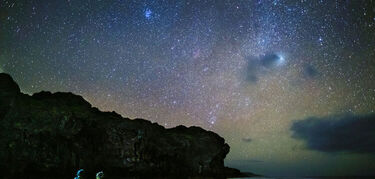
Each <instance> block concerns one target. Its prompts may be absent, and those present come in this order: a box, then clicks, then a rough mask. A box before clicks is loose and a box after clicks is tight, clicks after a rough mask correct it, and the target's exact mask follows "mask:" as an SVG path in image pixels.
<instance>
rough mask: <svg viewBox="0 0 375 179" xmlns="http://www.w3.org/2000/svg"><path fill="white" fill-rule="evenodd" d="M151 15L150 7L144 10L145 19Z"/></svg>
mask: <svg viewBox="0 0 375 179" xmlns="http://www.w3.org/2000/svg"><path fill="white" fill-rule="evenodd" d="M151 15H152V11H151V9H146V10H145V17H146V19H150V18H151Z"/></svg>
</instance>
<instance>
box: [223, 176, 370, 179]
mask: <svg viewBox="0 0 375 179" xmlns="http://www.w3.org/2000/svg"><path fill="white" fill-rule="evenodd" d="M230 179H375V176H321V177H319V176H317V177H248V178H230Z"/></svg>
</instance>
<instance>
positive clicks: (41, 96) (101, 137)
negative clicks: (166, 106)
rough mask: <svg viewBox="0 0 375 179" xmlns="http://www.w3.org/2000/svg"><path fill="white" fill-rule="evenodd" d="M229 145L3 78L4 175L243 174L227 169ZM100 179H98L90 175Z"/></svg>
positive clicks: (0, 157) (0, 160)
mask: <svg viewBox="0 0 375 179" xmlns="http://www.w3.org/2000/svg"><path fill="white" fill-rule="evenodd" d="M228 152H229V145H228V144H226V143H225V141H224V139H223V138H222V137H220V136H219V135H217V134H215V133H214V132H210V131H206V130H204V129H202V128H200V127H189V128H187V127H184V126H178V127H175V128H171V129H165V128H164V127H163V126H160V125H158V124H156V123H151V122H150V121H147V120H143V119H134V120H131V119H128V118H123V117H121V116H120V115H119V114H116V113H115V112H101V111H99V110H98V109H97V108H95V107H92V106H91V104H89V103H88V102H87V101H85V100H84V99H83V98H82V97H81V96H78V95H74V94H72V93H61V92H58V93H50V92H40V93H36V94H33V95H32V96H29V95H27V94H23V93H21V92H20V88H19V86H18V85H17V83H15V82H14V81H13V79H12V78H11V76H9V75H7V74H4V73H0V172H1V174H2V175H3V176H67V178H72V176H73V175H74V174H75V172H76V171H77V170H78V169H80V168H83V169H85V173H86V175H88V176H90V178H91V177H92V175H93V174H94V173H95V172H98V171H100V170H103V171H104V173H105V175H106V178H108V176H153V177H155V176H179V178H183V177H187V176H214V177H220V178H224V177H241V176H245V174H242V173H240V171H239V170H237V169H232V168H227V167H225V166H224V158H225V156H226V155H227V154H228ZM92 178H94V177H92Z"/></svg>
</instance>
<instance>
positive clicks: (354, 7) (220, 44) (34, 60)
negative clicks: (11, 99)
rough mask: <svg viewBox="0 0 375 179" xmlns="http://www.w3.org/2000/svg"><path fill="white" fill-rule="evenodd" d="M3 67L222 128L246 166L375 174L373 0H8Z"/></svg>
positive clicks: (0, 50) (275, 171)
mask: <svg viewBox="0 0 375 179" xmlns="http://www.w3.org/2000/svg"><path fill="white" fill-rule="evenodd" d="M0 72H6V73H9V74H11V75H12V76H13V78H14V79H15V80H16V81H17V82H18V83H19V85H20V87H21V89H22V91H23V92H24V93H27V94H32V93H35V92H39V91H42V90H48V91H53V92H56V91H71V92H73V93H75V94H79V95H82V96H83V97H84V98H85V99H86V100H88V101H89V102H90V103H91V104H92V105H93V106H97V107H99V109H101V110H104V111H116V112H118V113H120V114H121V115H122V116H124V117H130V118H145V119H148V120H151V121H153V122H157V123H159V124H160V125H163V126H165V127H166V128H170V127H174V126H177V125H187V126H192V125H196V126H201V127H203V128H205V129H207V130H212V131H214V132H216V133H218V134H219V135H221V136H222V137H224V138H225V139H226V141H227V142H228V143H229V145H230V146H231V151H230V153H229V155H228V156H227V159H226V164H227V165H228V166H230V167H236V168H239V169H241V170H242V171H252V172H255V173H259V174H264V175H298V176H301V175H368V174H375V133H374V131H375V113H374V110H375V81H374V80H375V1H373V0H296V1H287V0H285V1H283V0H247V1H245V0H243V1H235V0H217V1H208V0H207V1H206V0H179V1H172V0H171V1H169V0H165V1H162V0H159V1H158V0H145V1H142V0H134V1H127V0H55V1H50V0H13V1H12V0H0Z"/></svg>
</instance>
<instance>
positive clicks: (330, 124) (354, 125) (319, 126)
mask: <svg viewBox="0 0 375 179" xmlns="http://www.w3.org/2000/svg"><path fill="white" fill-rule="evenodd" d="M291 131H292V132H293V135H292V137H293V138H296V139H300V140H304V141H305V142H306V144H307V147H308V148H309V149H311V150H317V151H321V152H328V153H333V152H353V153H372V154H375V113H371V114H367V115H354V114H344V115H334V116H327V117H322V118H319V117H309V118H307V119H304V120H300V121H296V122H294V123H293V124H292V127H291Z"/></svg>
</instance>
